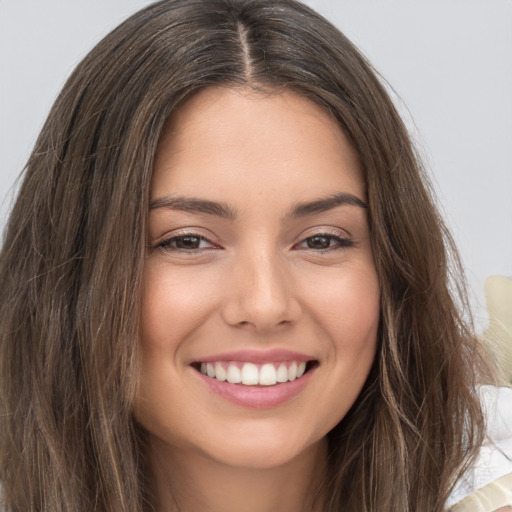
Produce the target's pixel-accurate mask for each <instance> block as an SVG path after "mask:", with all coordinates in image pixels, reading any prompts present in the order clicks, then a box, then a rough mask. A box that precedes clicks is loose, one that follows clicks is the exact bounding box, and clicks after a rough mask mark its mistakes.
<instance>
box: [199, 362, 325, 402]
mask: <svg viewBox="0 0 512 512" xmlns="http://www.w3.org/2000/svg"><path fill="white" fill-rule="evenodd" d="M239 355H240V354H238V353H237V355H236V358H235V360H236V359H237V358H238V357H239ZM222 357H223V358H225V357H226V354H222ZM243 360H244V361H247V359H243ZM315 370H316V368H312V369H311V370H309V371H308V372H306V373H305V374H304V375H303V376H302V377H299V378H298V379H296V380H294V381H291V382H285V383H282V384H276V385H274V386H245V385H243V384H230V383H229V382H227V381H223V382H222V381H220V380H217V379H214V378H211V377H208V376H207V375H203V374H202V373H200V372H198V371H196V370H193V371H194V372H195V373H196V374H197V376H198V377H199V378H200V379H201V381H202V382H203V383H204V384H205V385H206V386H208V388H209V389H210V391H213V392H214V393H216V394H217V395H219V396H221V397H223V398H225V399H226V400H229V401H230V402H232V403H234V404H236V405H241V406H243V407H252V408H255V409H269V408H272V407H277V406H279V405H282V404H284V403H285V402H287V401H288V400H290V399H292V398H293V397H294V396H296V395H298V394H299V393H300V392H301V391H302V390H303V389H304V387H305V386H306V385H307V384H308V382H309V381H310V380H311V377H312V375H313V374H314V372H315Z"/></svg>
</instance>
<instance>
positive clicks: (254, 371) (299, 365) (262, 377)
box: [199, 361, 308, 386]
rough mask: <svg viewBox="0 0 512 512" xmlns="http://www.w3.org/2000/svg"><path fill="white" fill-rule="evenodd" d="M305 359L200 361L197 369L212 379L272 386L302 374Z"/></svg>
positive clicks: (304, 368) (304, 370)
mask: <svg viewBox="0 0 512 512" xmlns="http://www.w3.org/2000/svg"><path fill="white" fill-rule="evenodd" d="M307 364H308V363H306V361H282V362H274V363H265V364H255V363H250V362H240V361H215V362H213V361H212V362H208V363H204V362H203V363H200V366H199V371H200V372H201V373H202V374H203V375H207V376H208V377H211V378H212V379H216V380H218V381H221V382H228V383H230V384H242V385H245V386H258V385H259V386H274V385H276V384H282V383H285V382H292V381H294V380H295V379H299V378H300V377H302V376H303V375H304V373H305V372H306V368H307Z"/></svg>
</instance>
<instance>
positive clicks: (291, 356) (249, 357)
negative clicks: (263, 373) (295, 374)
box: [194, 349, 316, 364]
mask: <svg viewBox="0 0 512 512" xmlns="http://www.w3.org/2000/svg"><path fill="white" fill-rule="evenodd" d="M315 359H316V358H315V357H312V356H308V355H306V354H300V353H298V352H292V351H291V350H284V349H271V350H237V351H235V352H224V353H222V354H215V355H213V356H207V357H201V358H200V359H197V360H196V361H194V362H201V363H214V362H215V361H244V362H246V363H255V364H258V363H259V364H264V363H275V362H280V361H313V360H315Z"/></svg>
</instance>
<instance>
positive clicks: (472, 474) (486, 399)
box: [447, 386, 512, 512]
mask: <svg viewBox="0 0 512 512" xmlns="http://www.w3.org/2000/svg"><path fill="white" fill-rule="evenodd" d="M480 396H481V399H482V404H483V407H484V411H485V415H486V420H487V436H486V440H485V442H484V443H483V445H482V447H481V448H480V452H479V454H478V457H477V459H476V460H475V462H474V464H473V465H472V466H471V467H470V468H469V470H468V471H467V472H466V473H465V474H464V476H463V477H462V478H461V479H460V480H459V482H457V484H456V486H455V488H454V490H453V492H452V494H451V495H450V498H449V500H448V502H447V506H448V507H450V506H453V505H455V506H453V508H452V509H451V510H453V512H458V511H460V512H462V511H466V510H467V511H473V510H474V511H481V512H488V511H489V512H490V511H492V510H496V509H498V508H499V507H503V506H506V505H512V388H506V387H500V388H496V387H494V386H482V387H481V388H480ZM504 510H506V509H504ZM511 511H512V509H511Z"/></svg>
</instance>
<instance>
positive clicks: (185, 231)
mask: <svg viewBox="0 0 512 512" xmlns="http://www.w3.org/2000/svg"><path fill="white" fill-rule="evenodd" d="M187 236H188V237H194V238H199V239H200V240H202V241H205V242H207V243H208V244H210V245H211V247H208V248H197V249H190V250H186V249H180V248H174V249H172V248H171V247H170V244H171V242H172V241H174V240H177V239H179V238H184V237H187ZM212 238H214V237H213V236H206V235H204V234H203V233H201V229H199V228H194V227H191V228H181V229H177V230H174V231H171V232H168V233H166V234H165V235H162V236H161V237H159V238H158V239H157V240H156V241H155V242H154V243H152V244H151V248H153V249H164V250H165V249H167V250H169V251H175V252H187V253H190V254H193V253H194V252H205V251H208V250H212V249H220V248H221V247H220V245H219V244H218V243H216V242H214V241H213V240H212Z"/></svg>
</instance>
